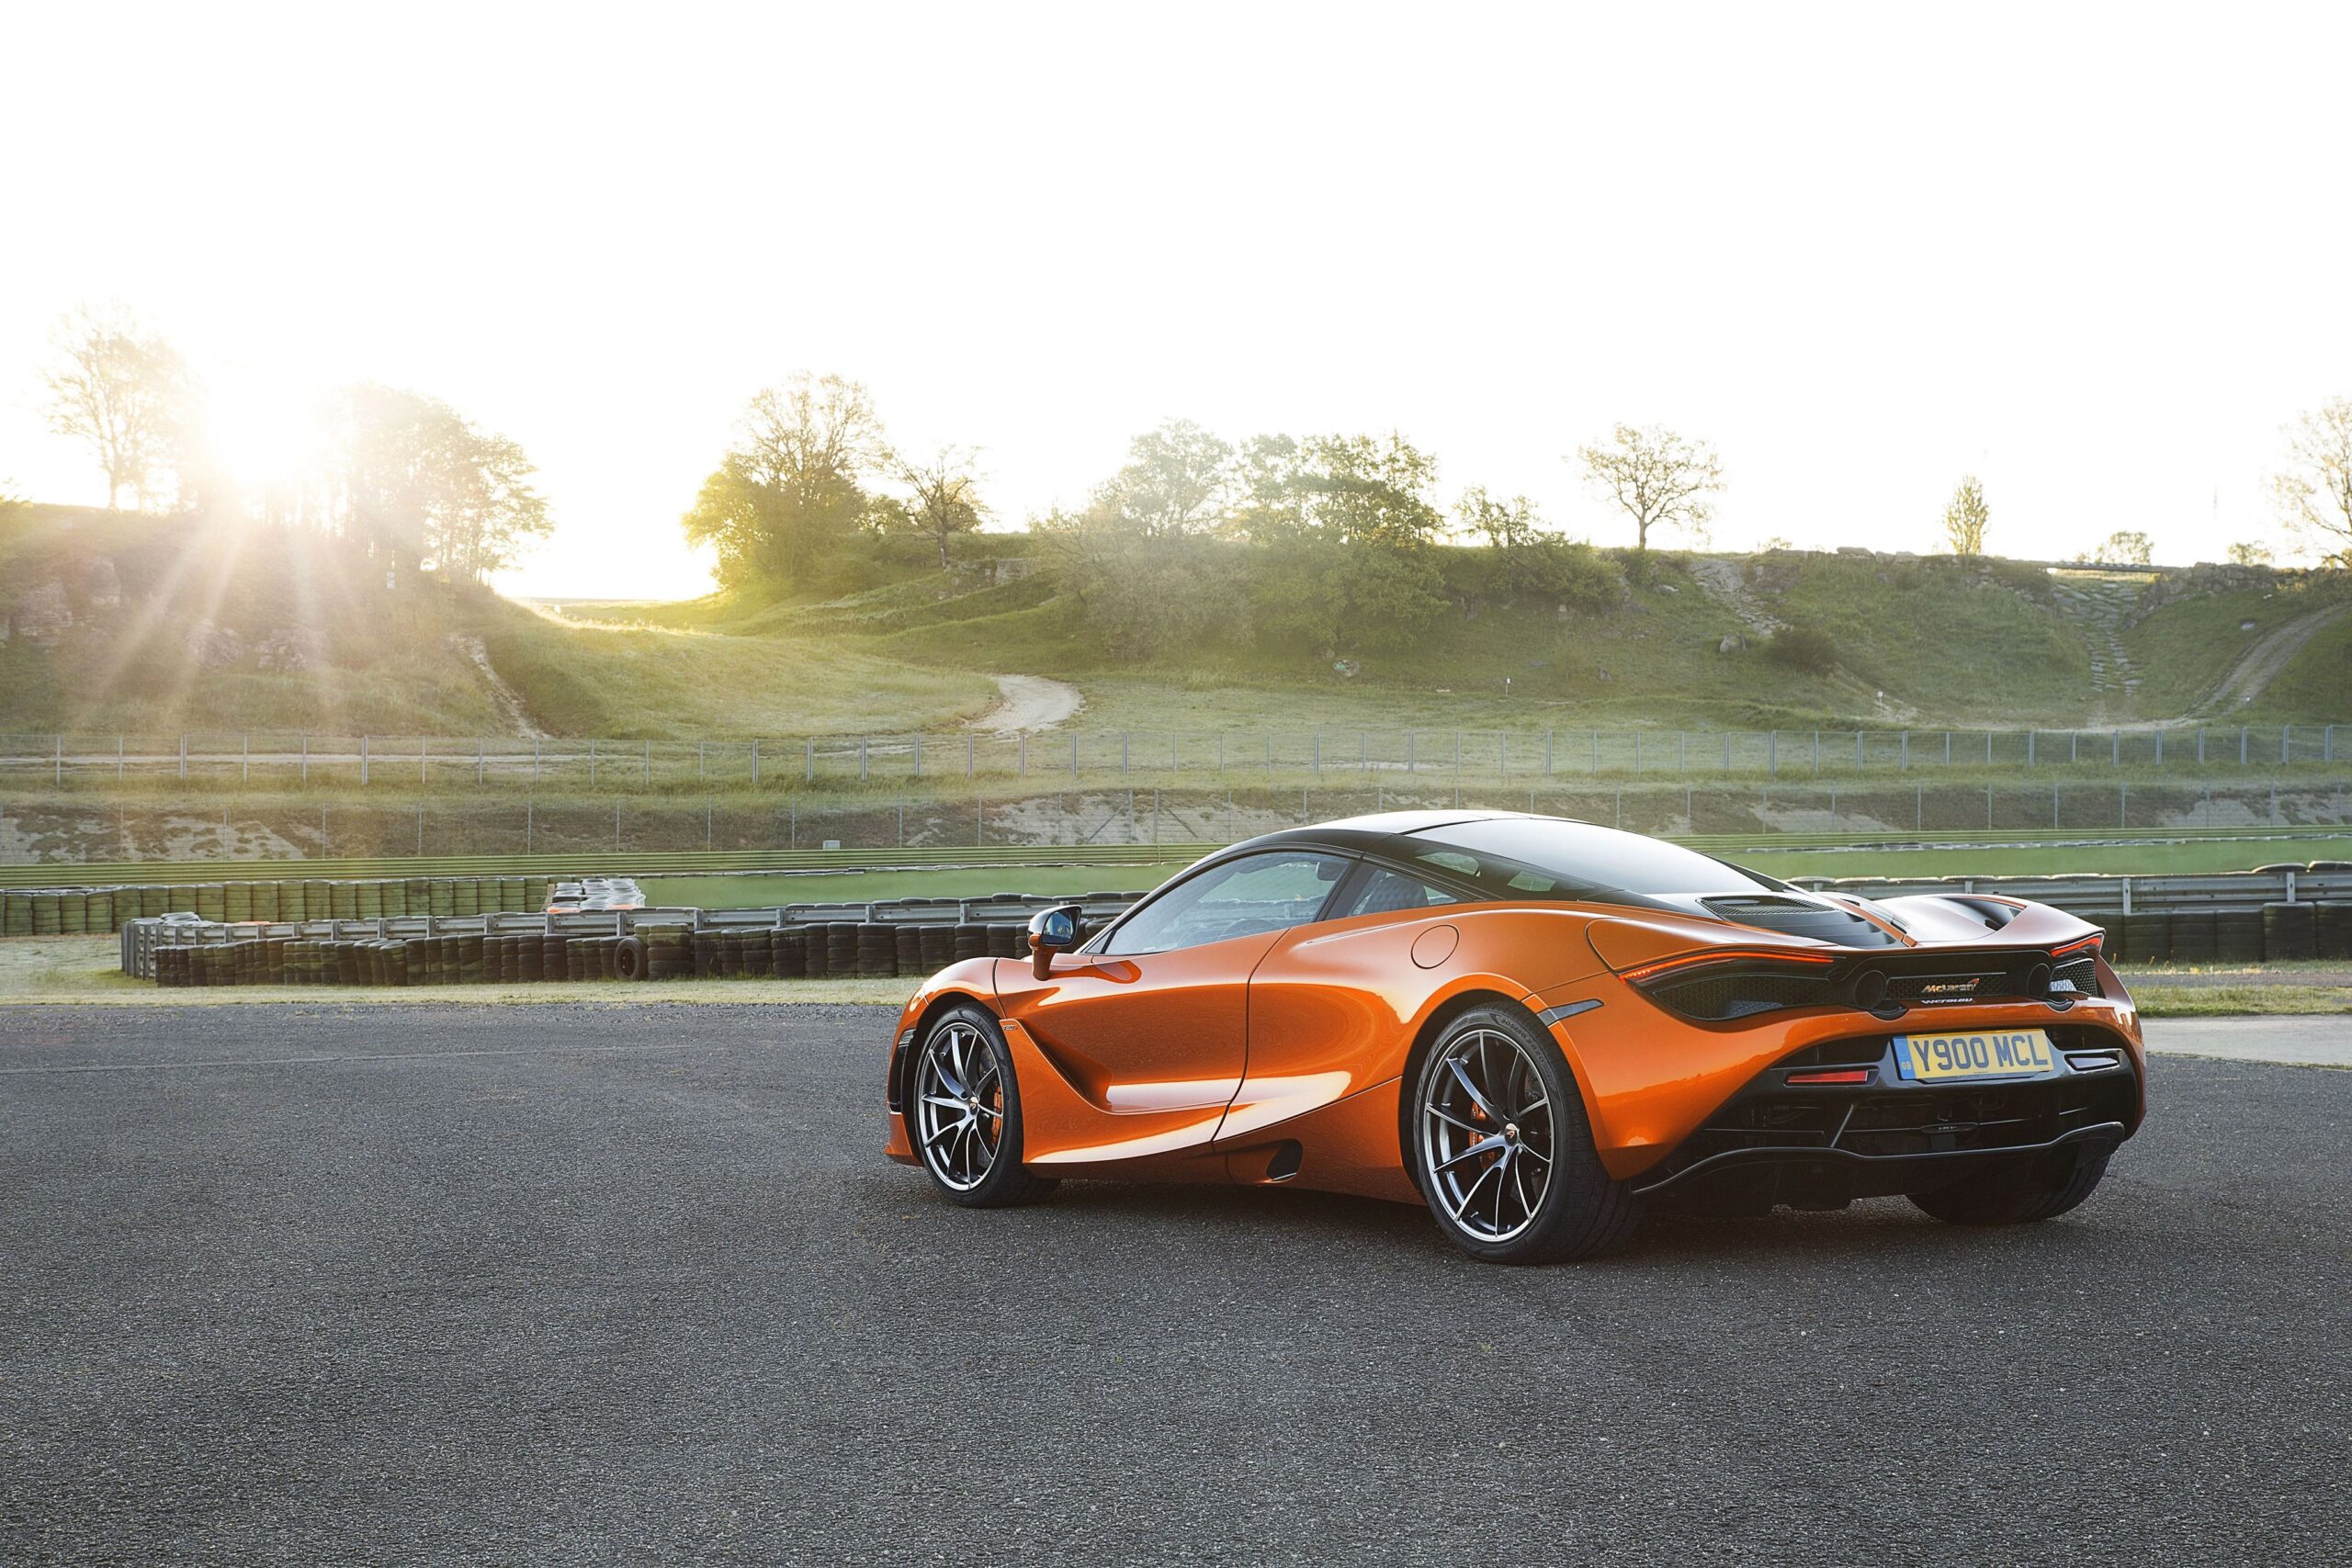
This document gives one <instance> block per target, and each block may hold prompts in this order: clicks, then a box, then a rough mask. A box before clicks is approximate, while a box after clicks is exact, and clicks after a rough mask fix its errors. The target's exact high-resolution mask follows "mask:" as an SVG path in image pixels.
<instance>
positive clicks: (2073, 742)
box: [2066, 729, 2083, 762]
mask: <svg viewBox="0 0 2352 1568" xmlns="http://www.w3.org/2000/svg"><path fill="white" fill-rule="evenodd" d="M2082 760H2083V732H2082V731H2081V730H2079V729H2070V730H2068V731H2066V761H2069V762H2079V761H2082Z"/></svg>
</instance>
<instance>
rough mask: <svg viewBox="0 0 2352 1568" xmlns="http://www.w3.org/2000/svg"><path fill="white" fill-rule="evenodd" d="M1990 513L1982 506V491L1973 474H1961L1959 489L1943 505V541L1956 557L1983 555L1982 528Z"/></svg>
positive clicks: (1983, 496)
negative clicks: (1949, 545) (1949, 546)
mask: <svg viewBox="0 0 2352 1568" xmlns="http://www.w3.org/2000/svg"><path fill="white" fill-rule="evenodd" d="M1991 515H1992V513H1990V512H1989V511H1988V510H1987V509H1986V507H1985V487H1984V486H1983V485H1981V484H1979V483H1977V482H1976V476H1975V475H1974V474H1962V476H1961V479H1960V487H1959V488H1958V489H1956V490H1954V491H1952V492H1951V501H1949V502H1946V503H1945V504H1944V537H1945V538H1946V539H1947V540H1949V541H1950V542H1951V553H1952V554H1954V555H1956V556H1981V555H1983V554H1984V553H1985V523H1986V521H1987V520H1988V519H1989V518H1990V517H1991Z"/></svg>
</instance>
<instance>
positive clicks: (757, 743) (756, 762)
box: [752, 735, 775, 823]
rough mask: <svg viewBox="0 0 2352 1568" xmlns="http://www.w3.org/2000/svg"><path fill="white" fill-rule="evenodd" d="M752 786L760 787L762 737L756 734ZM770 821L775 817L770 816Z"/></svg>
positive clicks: (753, 740)
mask: <svg viewBox="0 0 2352 1568" xmlns="http://www.w3.org/2000/svg"><path fill="white" fill-rule="evenodd" d="M759 787H760V738H759V737H758V736H756V735H754V736H753V737H752V788H753V789H757V788H759ZM769 821H770V822H771V823H773V822H774V821H775V818H769Z"/></svg>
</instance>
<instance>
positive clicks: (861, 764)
mask: <svg viewBox="0 0 2352 1568" xmlns="http://www.w3.org/2000/svg"><path fill="white" fill-rule="evenodd" d="M865 739H866V738H865V736H863V735H861V736H859V737H858V738H857V782H858V783H860V784H864V783H865Z"/></svg>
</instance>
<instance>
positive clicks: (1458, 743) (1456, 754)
mask: <svg viewBox="0 0 2352 1568" xmlns="http://www.w3.org/2000/svg"><path fill="white" fill-rule="evenodd" d="M1069 749H1070V754H1071V755H1072V756H1076V755H1077V754H1078V737H1077V736H1075V735H1073V736H1071V737H1070V738H1069ZM1453 771H1454V772H1455V773H1460V772H1461V771H1462V731H1460V730H1458V729H1457V730H1455V731H1454V732H1453ZM1071 772H1072V773H1076V772H1077V770H1076V769H1075V768H1073V769H1072V770H1071ZM1266 776H1267V777H1268V778H1272V777H1273V776H1274V732H1273V731H1272V730H1271V729H1269V730H1268V731H1266Z"/></svg>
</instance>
